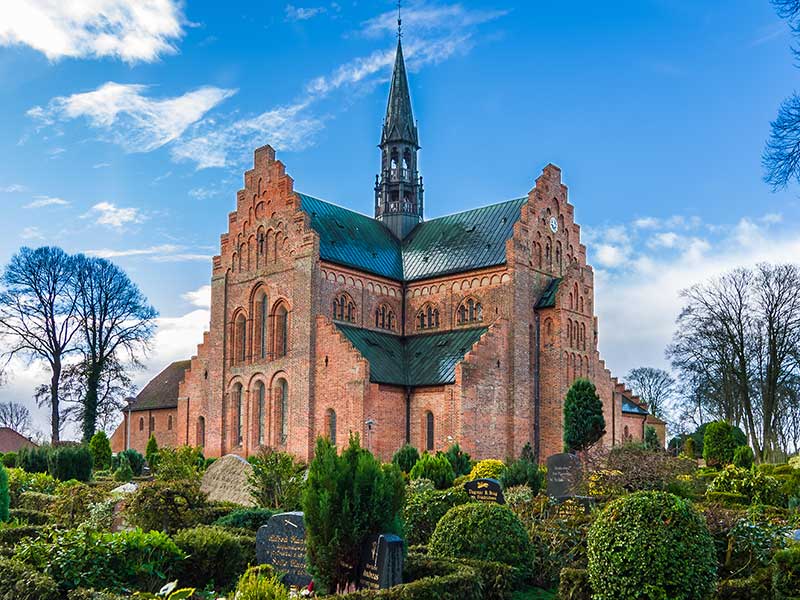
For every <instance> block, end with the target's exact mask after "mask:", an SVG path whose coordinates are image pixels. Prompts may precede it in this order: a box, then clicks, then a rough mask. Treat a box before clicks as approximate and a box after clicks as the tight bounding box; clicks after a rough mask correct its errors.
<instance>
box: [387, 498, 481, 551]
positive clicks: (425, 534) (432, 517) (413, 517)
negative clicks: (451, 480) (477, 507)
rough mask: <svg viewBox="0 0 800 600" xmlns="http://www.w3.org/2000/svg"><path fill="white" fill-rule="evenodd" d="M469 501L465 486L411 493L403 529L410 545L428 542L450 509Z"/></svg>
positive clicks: (404, 510)
mask: <svg viewBox="0 0 800 600" xmlns="http://www.w3.org/2000/svg"><path fill="white" fill-rule="evenodd" d="M467 502H469V495H468V494H467V492H466V491H465V490H464V488H463V487H459V488H450V489H447V490H425V491H420V492H415V493H409V494H408V495H407V497H406V502H405V506H404V507H403V512H402V519H403V531H404V533H405V538H406V541H407V542H408V544H409V545H410V546H416V545H419V544H427V543H428V541H429V540H430V538H431V535H433V531H434V529H436V524H437V523H438V522H439V520H440V519H441V518H442V517H443V516H444V515H445V514H446V513H447V511H448V510H450V509H451V508H453V507H454V506H458V505H460V504H466V503H467Z"/></svg>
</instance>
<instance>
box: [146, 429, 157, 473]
mask: <svg viewBox="0 0 800 600" xmlns="http://www.w3.org/2000/svg"><path fill="white" fill-rule="evenodd" d="M144 457H145V459H146V460H147V464H148V465H149V466H150V468H151V469H153V468H155V466H156V463H157V462H158V442H157V441H156V435H155V434H154V433H151V434H150V437H149V438H148V440H147V446H145V449H144Z"/></svg>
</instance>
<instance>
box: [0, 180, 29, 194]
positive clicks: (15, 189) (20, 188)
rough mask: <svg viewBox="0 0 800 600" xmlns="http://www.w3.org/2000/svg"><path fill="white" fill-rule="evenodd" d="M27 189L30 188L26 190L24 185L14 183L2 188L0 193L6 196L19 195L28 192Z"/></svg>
mask: <svg viewBox="0 0 800 600" xmlns="http://www.w3.org/2000/svg"><path fill="white" fill-rule="evenodd" d="M27 189H28V188H26V187H25V186H24V185H22V184H19V183H12V184H11V185H7V186H5V187H0V192H4V193H6V194H16V193H19V192H24V191H27Z"/></svg>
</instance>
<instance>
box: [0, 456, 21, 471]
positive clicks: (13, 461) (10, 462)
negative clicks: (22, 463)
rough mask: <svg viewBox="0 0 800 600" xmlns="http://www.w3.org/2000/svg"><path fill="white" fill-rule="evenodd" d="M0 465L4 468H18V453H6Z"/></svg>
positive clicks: (0, 460)
mask: <svg viewBox="0 0 800 600" xmlns="http://www.w3.org/2000/svg"><path fill="white" fill-rule="evenodd" d="M0 463H2V464H3V466H5V467H8V468H9V469H13V468H14V467H16V466H17V453H16V452H6V453H5V454H3V455H2V458H0Z"/></svg>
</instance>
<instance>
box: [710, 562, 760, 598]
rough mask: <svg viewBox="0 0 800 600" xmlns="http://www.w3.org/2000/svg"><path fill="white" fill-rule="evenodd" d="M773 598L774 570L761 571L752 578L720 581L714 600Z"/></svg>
mask: <svg viewBox="0 0 800 600" xmlns="http://www.w3.org/2000/svg"><path fill="white" fill-rule="evenodd" d="M771 597H772V569H760V570H759V571H756V572H755V573H753V574H752V575H751V576H750V577H746V578H742V579H726V580H724V581H720V582H719V584H718V585H717V593H716V594H715V595H714V600H766V599H768V598H771Z"/></svg>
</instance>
